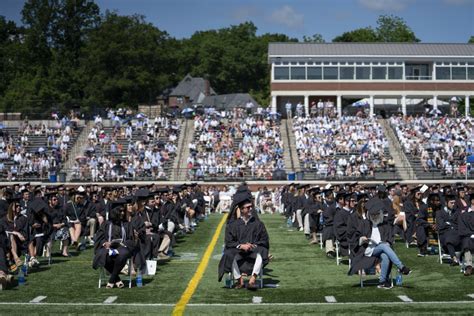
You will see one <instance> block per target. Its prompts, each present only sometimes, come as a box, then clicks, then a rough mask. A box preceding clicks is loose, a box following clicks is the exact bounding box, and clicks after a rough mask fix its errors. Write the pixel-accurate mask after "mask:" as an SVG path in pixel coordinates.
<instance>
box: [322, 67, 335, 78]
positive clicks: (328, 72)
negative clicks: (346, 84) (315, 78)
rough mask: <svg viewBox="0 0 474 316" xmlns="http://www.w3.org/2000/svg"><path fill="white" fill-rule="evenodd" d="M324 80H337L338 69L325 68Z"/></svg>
mask: <svg viewBox="0 0 474 316" xmlns="http://www.w3.org/2000/svg"><path fill="white" fill-rule="evenodd" d="M324 80H337V67H324Z"/></svg>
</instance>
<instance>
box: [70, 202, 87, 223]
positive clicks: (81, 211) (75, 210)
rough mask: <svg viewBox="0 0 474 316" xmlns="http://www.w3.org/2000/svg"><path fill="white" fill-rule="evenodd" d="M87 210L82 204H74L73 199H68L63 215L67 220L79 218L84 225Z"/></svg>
mask: <svg viewBox="0 0 474 316" xmlns="http://www.w3.org/2000/svg"><path fill="white" fill-rule="evenodd" d="M86 212H87V210H86V208H85V207H84V205H81V204H76V203H74V202H73V201H68V202H67V204H66V210H65V215H66V217H67V218H68V219H69V221H75V220H79V221H80V222H81V225H82V226H83V227H84V226H85V225H86V222H87V213H86Z"/></svg>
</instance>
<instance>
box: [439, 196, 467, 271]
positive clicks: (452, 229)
mask: <svg viewBox="0 0 474 316" xmlns="http://www.w3.org/2000/svg"><path fill="white" fill-rule="evenodd" d="M445 201H446V206H445V207H444V208H443V209H442V210H440V211H438V212H437V213H436V226H437V227H438V233H439V240H440V242H441V246H442V247H443V249H444V250H445V251H446V250H447V252H448V254H449V256H450V257H451V265H459V261H458V259H457V257H456V251H458V250H460V248H461V239H460V237H459V231H458V219H459V215H460V214H459V213H460V212H459V211H457V210H456V207H455V204H456V196H455V195H452V194H448V195H446V196H445Z"/></svg>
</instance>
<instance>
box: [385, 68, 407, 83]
mask: <svg viewBox="0 0 474 316" xmlns="http://www.w3.org/2000/svg"><path fill="white" fill-rule="evenodd" d="M402 77H403V68H402V67H388V79H391V80H401V79H402Z"/></svg>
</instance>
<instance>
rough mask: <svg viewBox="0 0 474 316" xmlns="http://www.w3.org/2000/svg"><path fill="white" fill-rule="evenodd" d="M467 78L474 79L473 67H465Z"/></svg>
mask: <svg viewBox="0 0 474 316" xmlns="http://www.w3.org/2000/svg"><path fill="white" fill-rule="evenodd" d="M467 79H468V80H474V67H468V68H467Z"/></svg>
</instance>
